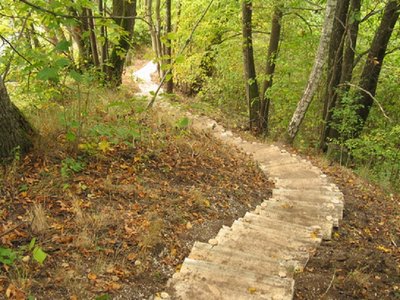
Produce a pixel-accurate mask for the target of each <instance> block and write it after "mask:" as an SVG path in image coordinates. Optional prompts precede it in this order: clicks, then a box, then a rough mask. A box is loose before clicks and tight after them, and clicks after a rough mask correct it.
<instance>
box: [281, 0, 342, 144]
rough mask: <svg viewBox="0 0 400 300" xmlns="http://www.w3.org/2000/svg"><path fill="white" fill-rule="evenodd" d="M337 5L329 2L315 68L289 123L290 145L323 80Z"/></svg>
mask: <svg viewBox="0 0 400 300" xmlns="http://www.w3.org/2000/svg"><path fill="white" fill-rule="evenodd" d="M336 3H337V0H328V2H327V4H326V12H325V21H324V26H323V29H322V34H321V38H320V41H319V46H318V50H317V55H316V57H315V62H314V66H313V68H312V71H311V73H310V77H309V79H308V83H307V86H306V88H305V90H304V93H303V96H302V98H301V100H300V101H299V103H298V104H297V108H296V111H295V112H294V114H293V116H292V119H291V121H290V123H289V127H288V131H287V142H289V143H293V141H294V139H295V137H296V135H297V133H298V131H299V128H300V125H301V123H302V122H303V119H304V116H305V114H306V112H307V109H308V107H309V106H310V103H311V101H312V99H313V97H314V94H315V91H316V90H317V87H318V84H319V82H320V80H321V76H322V71H323V66H324V62H325V58H326V52H327V49H328V45H329V41H330V38H331V33H332V27H333V20H334V17H335V9H336Z"/></svg>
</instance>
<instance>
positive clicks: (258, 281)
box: [134, 63, 343, 300]
mask: <svg viewBox="0 0 400 300" xmlns="http://www.w3.org/2000/svg"><path fill="white" fill-rule="evenodd" d="M155 70H156V68H155V65H154V64H152V63H149V64H147V65H146V66H145V67H144V68H142V69H140V70H139V71H137V72H135V73H134V76H135V77H137V78H138V79H139V88H140V89H141V91H142V92H141V95H147V94H148V93H149V92H150V91H152V90H155V89H156V88H157V85H156V84H154V83H153V82H151V73H149V72H154V71H155ZM148 80H150V81H148ZM156 106H157V108H158V109H159V110H162V111H165V112H166V113H168V115H170V116H174V115H175V116H176V117H177V118H179V117H182V115H184V116H187V117H188V118H189V119H190V122H191V125H190V126H191V127H192V128H193V129H194V130H198V131H207V132H208V133H210V134H212V135H213V136H214V138H216V139H218V140H220V141H222V142H223V143H226V144H228V145H230V146H232V147H236V148H237V149H238V150H240V151H242V152H245V153H246V154H248V155H250V156H251V157H252V158H253V159H254V160H255V161H256V162H257V163H258V165H259V167H260V168H261V170H262V171H263V172H264V173H265V174H266V175H267V176H268V178H270V179H271V180H273V181H274V182H275V189H274V190H273V193H272V198H271V199H265V200H264V201H263V203H261V204H260V205H259V206H258V207H256V209H255V210H253V211H251V212H248V213H246V215H245V216H244V217H243V218H240V219H238V220H236V221H235V222H234V223H233V224H232V226H230V227H227V226H223V227H222V228H221V230H220V231H219V233H218V234H217V236H216V237H215V238H214V239H211V240H209V242H208V243H202V242H196V243H195V244H194V245H193V248H192V250H191V252H190V254H189V256H188V257H187V258H186V259H185V261H184V262H183V264H182V267H181V269H180V271H179V272H177V273H176V274H174V276H173V277H172V278H171V279H170V280H169V281H168V291H167V292H168V293H166V292H163V293H160V294H159V295H156V296H155V299H188V300H189V299H190V300H203V299H204V300H206V299H207V300H208V299H227V300H228V299H229V300H230V299H235V300H240V299H243V300H247V299H292V298H293V294H294V279H293V276H294V274H295V273H296V272H300V271H302V270H303V268H304V267H305V265H306V263H307V261H308V260H309V257H310V255H312V254H313V253H314V252H315V249H316V248H317V247H318V245H319V244H320V243H321V241H322V239H327V240H329V239H330V238H331V234H332V229H333V228H334V227H336V226H338V224H339V221H340V220H341V219H342V215H343V194H342V193H341V192H340V190H339V189H338V187H337V186H336V185H334V184H332V183H330V182H329V180H328V178H327V176H326V175H324V174H323V173H322V172H321V170H320V169H318V168H317V167H315V166H313V165H312V164H311V163H310V162H309V161H307V160H304V159H302V158H300V157H299V156H296V155H293V154H290V153H288V152H287V151H285V150H281V149H280V148H279V147H277V146H275V145H269V144H265V143H259V142H248V141H246V140H243V139H242V138H240V137H237V136H235V135H234V134H233V133H232V132H231V131H229V130H225V129H224V128H223V127H222V126H221V125H219V124H218V123H217V122H215V121H214V120H212V119H210V118H208V117H206V116H196V115H192V114H191V113H189V112H185V111H183V110H181V109H180V108H179V107H176V106H172V105H171V104H169V103H168V102H166V101H164V100H158V101H157V102H156Z"/></svg>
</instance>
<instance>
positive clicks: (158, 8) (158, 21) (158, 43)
mask: <svg viewBox="0 0 400 300" xmlns="http://www.w3.org/2000/svg"><path fill="white" fill-rule="evenodd" d="M155 14H156V47H157V58H158V60H159V62H158V64H157V67H158V69H157V71H158V75H159V76H160V77H163V76H164V71H163V70H162V69H161V65H162V64H163V61H161V58H162V56H163V55H164V49H163V46H162V43H161V0H156V7H155Z"/></svg>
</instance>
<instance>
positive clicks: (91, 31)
mask: <svg viewBox="0 0 400 300" xmlns="http://www.w3.org/2000/svg"><path fill="white" fill-rule="evenodd" d="M87 15H88V16H89V18H88V27H89V37H90V49H91V51H92V55H91V56H92V60H93V64H94V65H95V66H96V67H97V68H98V67H99V66H100V59H99V52H98V50H97V38H96V33H95V31H94V29H95V27H94V20H93V12H92V10H91V9H89V8H87Z"/></svg>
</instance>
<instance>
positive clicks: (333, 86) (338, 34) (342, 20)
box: [320, 0, 350, 151]
mask: <svg viewBox="0 0 400 300" xmlns="http://www.w3.org/2000/svg"><path fill="white" fill-rule="evenodd" d="M349 4H350V0H342V1H339V2H338V3H337V7H336V13H335V19H334V21H333V29H332V37H331V40H330V44H329V51H328V68H327V69H328V70H327V79H326V89H325V99H324V108H323V112H322V120H323V122H324V123H323V127H322V132H321V139H320V148H321V149H322V150H324V151H325V150H326V135H327V133H328V131H329V128H330V125H329V123H330V121H331V119H332V114H333V111H332V109H333V108H334V107H335V105H336V100H337V97H338V94H337V89H338V86H339V84H340V77H341V74H342V64H343V49H344V43H345V34H346V30H345V29H346V19H347V14H348V11H349Z"/></svg>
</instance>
